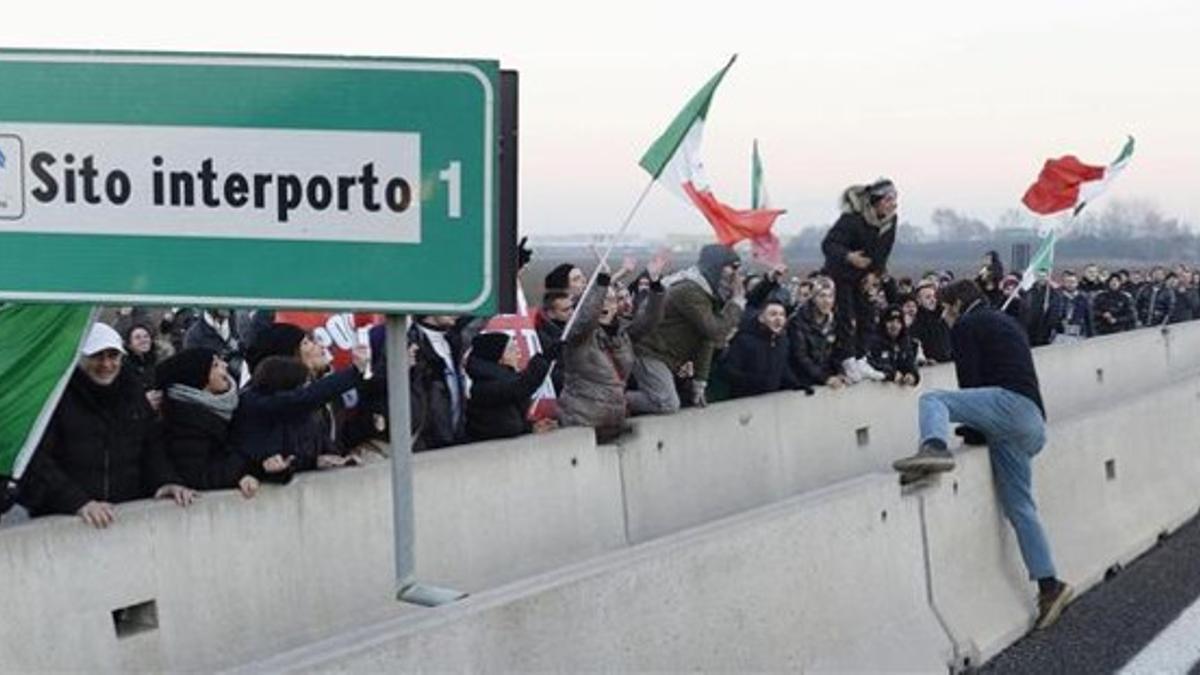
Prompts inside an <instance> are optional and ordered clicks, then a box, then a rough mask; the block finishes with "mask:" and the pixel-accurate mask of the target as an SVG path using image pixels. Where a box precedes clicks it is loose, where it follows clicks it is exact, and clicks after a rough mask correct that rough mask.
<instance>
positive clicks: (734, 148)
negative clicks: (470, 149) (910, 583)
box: [0, 0, 1200, 235]
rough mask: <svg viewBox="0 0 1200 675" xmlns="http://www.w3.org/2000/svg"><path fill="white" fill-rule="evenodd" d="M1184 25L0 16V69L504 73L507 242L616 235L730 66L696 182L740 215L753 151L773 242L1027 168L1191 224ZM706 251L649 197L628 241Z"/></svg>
mask: <svg viewBox="0 0 1200 675" xmlns="http://www.w3.org/2000/svg"><path fill="white" fill-rule="evenodd" d="M1198 33H1200V2H1195V0H1192V1H1190V2H1187V1H1184V0H1178V1H1175V0H1141V1H1140V2H1134V1H1132V0H1091V1H1088V2H1083V1H1080V2H1051V1H1049V0H1040V1H1039V0H1008V1H1006V2H989V3H977V2H963V1H961V0H958V1H951V0H945V1H942V0H937V1H919V0H910V1H907V2H898V1H896V0H891V1H888V2H869V1H859V2H845V3H835V2H829V1H828V0H826V1H823V2H791V3H783V2H762V3H758V2H750V1H745V0H743V1H741V2H724V3H702V2H688V3H684V2H664V1H655V0H638V1H636V2H634V1H629V0H606V1H605V2H596V3H576V2H562V1H559V2H519V1H516V0H509V1H505V2H497V1H495V0H491V1H488V2H472V3H465V2H464V3H456V2H450V1H445V0H443V1H440V2H432V1H427V2H421V3H412V2H404V1H403V0H392V1H391V2H377V3H356V2H350V1H346V2H326V3H317V2H296V1H292V2H274V1H272V2H252V1H251V0H241V1H238V2H230V1H226V0H206V1H205V2H188V3H176V2H165V1H163V0H155V1H153V2H116V1H108V0H103V1H101V2H80V3H54V2H40V3H24V2H21V3H17V2H11V3H6V6H5V8H4V18H3V21H0V44H3V45H4V46H10V47H71V48H97V49H155V50H205V51H239V52H292V53H316V54H361V55H383V56H461V57H484V58H495V59H499V60H500V61H501V62H502V64H503V65H504V66H505V67H508V68H515V69H517V70H519V71H520V72H521V87H522V90H521V105H522V108H521V114H522V125H521V152H522V167H521V186H522V195H521V198H522V203H521V218H522V229H523V230H524V231H526V232H527V233H532V234H541V235H546V234H567V233H577V232H604V231H609V230H611V229H613V228H615V226H616V225H617V224H618V223H619V221H620V219H621V218H622V217H623V216H624V214H625V213H626V211H627V210H628V208H629V207H630V205H631V204H632V202H633V201H634V199H635V198H636V197H637V194H638V193H639V191H640V190H641V188H642V187H643V186H644V184H645V181H646V175H645V174H644V173H643V172H642V171H641V169H639V168H638V167H637V159H638V158H639V157H640V156H641V153H642V152H643V151H644V150H645V148H646V147H647V146H648V145H649V144H650V142H651V141H653V139H654V138H655V136H656V135H657V134H658V133H660V132H661V131H662V130H663V129H664V128H665V127H666V125H667V124H668V123H669V122H670V120H671V118H672V117H673V116H674V114H675V113H676V112H678V110H679V108H681V107H682V105H683V104H684V102H685V101H686V100H687V98H688V97H689V96H691V94H692V93H693V92H694V91H695V90H696V89H697V88H698V87H699V86H700V85H701V84H703V82H704V81H705V80H706V79H707V78H708V77H710V76H711V75H712V74H713V73H714V72H715V71H716V70H717V69H719V68H720V67H721V66H722V65H723V64H724V62H725V61H726V60H727V58H728V57H729V55H730V54H732V53H734V52H737V53H738V54H739V55H740V56H739V60H738V63H737V64H736V65H735V66H734V68H733V69H732V70H731V71H730V74H729V76H728V77H727V78H726V80H725V83H724V84H723V85H722V88H721V89H720V91H719V92H718V94H717V97H716V100H715V102H714V105H713V108H712V111H711V113H710V116H709V119H708V124H707V126H706V131H705V133H706V138H705V146H704V152H705V161H706V165H707V168H708V172H709V175H710V178H711V179H712V182H713V188H714V191H715V192H716V194H717V195H718V196H719V197H721V198H722V199H723V200H725V201H727V202H730V203H731V204H733V205H735V206H745V205H747V204H748V200H749V164H750V145H751V142H752V140H753V139H755V138H758V139H759V140H760V144H761V147H762V153H763V158H764V163H765V168H766V176H767V182H768V185H769V187H770V192H771V196H772V200H773V202H774V203H775V205H777V206H779V207H782V208H786V209H788V210H789V213H788V214H787V215H786V216H785V217H784V219H783V220H782V221H781V223H780V224H781V229H783V230H784V231H785V232H790V231H795V230H797V229H799V228H800V227H802V226H805V225H809V224H818V223H822V224H823V223H828V222H830V221H831V220H832V219H833V218H834V217H835V216H836V204H837V198H838V195H839V194H840V192H841V190H842V189H843V188H844V187H845V186H846V185H848V184H851V183H854V182H860V181H864V180H871V179H874V178H875V177H877V176H880V175H886V176H889V177H891V178H893V179H894V180H895V181H896V182H897V184H898V185H899V187H900V190H901V210H902V217H903V218H905V219H908V220H911V221H912V222H913V223H915V224H924V223H926V222H927V221H928V217H929V213H930V211H932V209H933V208H935V207H938V206H951V207H954V208H957V209H959V210H960V211H964V212H966V213H970V214H972V215H976V216H978V217H981V218H984V219H985V220H994V219H995V218H996V217H997V216H999V214H1000V213H1001V212H1003V211H1004V210H1005V209H1008V208H1013V207H1018V206H1019V199H1020V196H1021V194H1022V193H1023V192H1024V190H1025V188H1026V187H1027V185H1028V184H1029V183H1030V182H1031V181H1032V180H1033V179H1034V178H1035V177H1036V174H1037V171H1038V169H1039V168H1040V166H1041V163H1042V161H1043V160H1044V159H1046V158H1047V157H1050V156H1057V155H1061V154H1065V153H1075V154H1078V155H1079V156H1080V158H1081V159H1083V160H1084V161H1087V162H1092V163H1106V162H1108V161H1109V160H1110V159H1112V158H1113V157H1114V156H1115V154H1116V153H1117V151H1118V150H1119V149H1120V146H1121V144H1122V142H1123V140H1124V137H1125V134H1127V133H1130V134H1133V135H1135V136H1136V137H1137V139H1138V143H1139V145H1138V151H1137V154H1136V156H1135V158H1134V161H1133V164H1132V165H1131V166H1130V168H1129V170H1128V171H1127V172H1126V173H1125V174H1124V175H1123V176H1122V179H1121V180H1120V181H1119V182H1118V183H1117V184H1116V185H1115V186H1114V189H1113V191H1112V193H1111V196H1115V197H1118V198H1139V199H1147V200H1150V201H1152V202H1154V203H1155V204H1157V205H1158V206H1159V207H1160V208H1162V209H1163V210H1164V211H1165V212H1167V213H1168V214H1171V215H1178V216H1180V217H1183V218H1185V219H1187V220H1190V221H1192V222H1194V223H1197V224H1200V188H1198V186H1197V182H1198V180H1200V123H1198V120H1200V114H1198V112H1200V84H1198V78H1197V73H1198V72H1200V34H1198ZM633 229H635V230H639V231H642V232H646V233H650V234H662V233H665V232H689V231H690V232H698V233H702V232H706V231H707V225H705V224H704V223H703V221H701V220H700V219H699V216H697V215H696V214H694V213H693V212H692V211H691V210H690V209H689V208H688V207H687V206H686V205H684V204H682V203H681V202H678V201H676V200H675V199H674V198H673V197H672V196H670V195H669V194H668V193H667V192H666V191H665V190H662V189H661V188H656V189H655V191H654V193H653V194H652V197H651V198H650V199H649V200H648V201H647V204H646V206H645V208H644V209H643V210H642V211H641V213H640V214H639V216H638V218H637V220H636V221H635V224H634V228H633Z"/></svg>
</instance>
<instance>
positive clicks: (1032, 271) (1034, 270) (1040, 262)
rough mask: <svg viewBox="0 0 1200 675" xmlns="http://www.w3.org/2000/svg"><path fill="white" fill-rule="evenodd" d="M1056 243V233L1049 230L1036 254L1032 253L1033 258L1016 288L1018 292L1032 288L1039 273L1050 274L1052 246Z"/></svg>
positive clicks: (1052, 265) (1052, 258) (1052, 254)
mask: <svg viewBox="0 0 1200 675" xmlns="http://www.w3.org/2000/svg"><path fill="white" fill-rule="evenodd" d="M1057 241H1058V235H1057V233H1056V232H1055V231H1054V230H1050V232H1049V233H1047V234H1046V236H1045V238H1043V239H1042V245H1041V246H1039V247H1038V250H1037V253H1034V254H1033V258H1031V259H1030V260H1029V265H1028V266H1027V267H1026V268H1025V273H1024V274H1022V275H1021V283H1020V285H1019V286H1017V289H1018V290H1021V291H1027V290H1029V289H1031V288H1033V284H1034V283H1035V282H1036V281H1037V279H1038V274H1039V273H1041V272H1045V273H1046V274H1050V270H1051V269H1053V268H1054V244H1055V243H1056V242H1057Z"/></svg>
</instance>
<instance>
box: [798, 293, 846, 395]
mask: <svg viewBox="0 0 1200 675" xmlns="http://www.w3.org/2000/svg"><path fill="white" fill-rule="evenodd" d="M814 310H815V308H814V307H813V306H812V303H811V302H810V303H808V304H805V305H803V306H801V307H800V309H799V310H797V311H796V313H795V314H793V315H792V317H791V318H790V319H788V324H787V334H788V340H789V344H790V347H791V358H790V359H789V363H790V365H791V368H792V372H793V373H795V375H796V379H797V380H799V383H800V384H801V385H806V386H812V385H824V384H825V382H826V381H828V380H829V378H831V377H833V376H834V375H839V374H841V370H840V366H839V365H838V363H837V360H836V359H835V358H834V356H833V351H834V347H835V345H836V342H837V332H836V330H835V325H836V322H835V321H834V319H833V316H830V317H829V319H828V320H826V321H824V322H822V321H821V320H820V319H819V318H818V317H817V316H816V312H815V311H814Z"/></svg>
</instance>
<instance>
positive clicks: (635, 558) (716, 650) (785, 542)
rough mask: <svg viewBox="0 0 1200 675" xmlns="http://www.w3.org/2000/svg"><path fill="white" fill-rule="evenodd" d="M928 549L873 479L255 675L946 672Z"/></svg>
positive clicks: (906, 510) (902, 506)
mask: <svg viewBox="0 0 1200 675" xmlns="http://www.w3.org/2000/svg"><path fill="white" fill-rule="evenodd" d="M920 542H921V532H920V521H919V514H918V509H917V503H916V501H915V500H903V499H901V497H900V494H899V488H898V486H897V484H896V481H895V479H894V477H891V476H886V477H885V476H872V477H864V478H860V479H857V480H854V481H850V482H847V483H843V484H840V485H838V486H834V487H832V488H829V489H826V490H822V491H819V492H817V493H813V494H810V495H805V496H802V497H798V498H795V499H792V500H787V501H784V502H781V503H779V504H775V505H772V506H769V507H766V508H763V509H760V510H755V511H751V512H748V513H745V514H742V515H739V516H735V517H733V518H729V519H726V520H723V521H720V522H716V523H710V524H708V525H705V526H702V527H699V528H695V529H692V530H688V531H687V532H683V533H679V534H676V535H672V536H670V537H666V538H664V539H661V540H658V541H655V542H651V543H649V544H645V545H641V546H637V547H634V548H632V549H629V550H627V551H623V552H620V553H616V554H611V555H607V556H604V557H602V558H598V559H596V560H594V561H592V562H589V563H586V564H583V565H578V566H574V567H572V568H569V569H564V570H560V571H558V572H555V573H552V574H549V575H544V576H542V577H538V578H535V579H530V580H528V581H526V582H522V583H520V584H515V585H513V586H511V587H506V588H501V589H496V590H495V591H490V592H487V593H483V594H480V595H478V596H476V597H473V598H470V599H468V600H467V601H465V602H463V603H461V604H459V605H458V606H454V607H447V608H442V609H438V610H433V611H431V612H429V613H428V614H426V615H424V616H422V617H412V618H401V619H398V620H395V621H392V622H387V623H384V624H380V625H377V626H373V627H371V628H370V629H367V630H363V631H357V632H355V633H352V634H348V635H346V636H343V637H341V638H338V639H334V640H329V641H326V642H322V643H317V644H314V645H312V646H311V647H309V648H306V649H303V650H299V651H297V652H293V653H292V654H287V655H283V656H281V657H277V658H274V659H268V660H264V661H260V662H257V663H255V664H253V666H252V667H251V668H250V669H249V670H253V671H269V672H274V671H280V670H313V671H328V670H331V669H334V670H341V671H347V672H351V671H353V672H364V671H383V670H387V671H405V672H407V671H471V672H501V671H581V670H606V671H617V672H621V671H647V670H650V671H690V670H706V671H730V672H745V671H784V670H786V671H808V670H811V671H857V672H879V671H889V672H895V671H907V672H914V671H921V672H935V671H937V672H944V669H945V667H946V662H947V659H948V658H949V642H948V641H947V640H946V638H945V635H944V633H943V632H942V630H941V628H940V627H939V626H938V624H937V621H936V620H935V619H934V617H933V615H932V614H931V613H930V612H929V611H928V605H927V604H926V597H925V590H924V589H925V578H924V563H923V557H922V550H921V543H920ZM851 570H852V571H853V572H852V573H851Z"/></svg>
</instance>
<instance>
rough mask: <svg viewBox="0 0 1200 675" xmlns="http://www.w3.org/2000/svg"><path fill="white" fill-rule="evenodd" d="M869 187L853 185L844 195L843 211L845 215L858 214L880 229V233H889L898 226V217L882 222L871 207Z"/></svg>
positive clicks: (842, 201)
mask: <svg viewBox="0 0 1200 675" xmlns="http://www.w3.org/2000/svg"><path fill="white" fill-rule="evenodd" d="M869 190H870V186H869V185H851V186H850V187H848V188H846V190H845V191H844V192H843V193H842V199H841V203H840V206H841V209H842V212H843V213H857V214H859V215H860V216H862V217H863V219H864V220H866V221H867V224H868V225H870V226H871V227H875V228H878V229H879V231H880V232H887V231H888V230H890V229H892V228H893V227H895V226H896V216H895V215H893V216H892V217H891V218H888V219H887V220H880V219H879V216H878V215H877V214H876V213H875V209H874V208H873V207H872V206H871V199H870V194H869Z"/></svg>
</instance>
